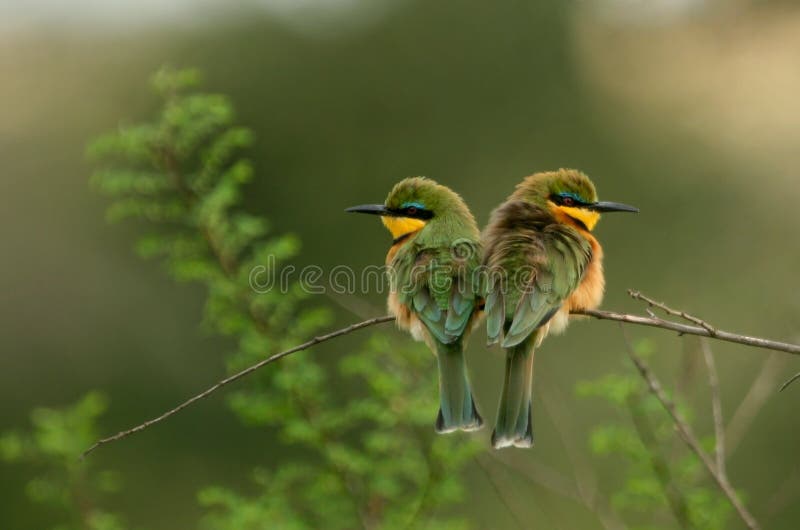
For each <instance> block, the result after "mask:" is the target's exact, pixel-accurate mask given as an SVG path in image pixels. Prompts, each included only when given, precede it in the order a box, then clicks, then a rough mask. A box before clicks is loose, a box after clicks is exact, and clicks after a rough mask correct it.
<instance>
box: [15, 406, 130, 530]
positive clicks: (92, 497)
mask: <svg viewBox="0 0 800 530" xmlns="http://www.w3.org/2000/svg"><path fill="white" fill-rule="evenodd" d="M107 406H108V405H107V400H106V399H105V397H103V396H102V395H101V394H98V393H96V392H90V393H89V394H86V395H85V396H84V397H83V398H81V399H80V400H79V401H78V402H77V403H75V404H74V405H73V406H71V407H67V408H64V409H49V408H38V409H34V411H33V412H32V413H31V423H32V424H33V430H32V431H31V432H26V433H21V432H15V431H12V432H7V433H4V434H3V435H2V436H0V459H2V460H4V461H6V462H15V463H19V464H28V465H30V466H32V467H33V468H35V469H36V471H34V472H33V473H34V475H35V476H34V478H32V479H30V480H29V481H28V484H27V486H26V488H25V491H26V494H27V495H28V497H29V498H30V499H31V500H32V501H34V502H36V503H40V504H42V505H45V506H48V507H50V508H53V509H55V510H56V511H57V512H58V513H59V515H58V518H59V519H62V518H63V519H65V521H64V522H62V523H61V524H58V525H57V526H55V527H53V530H79V529H80V530H122V529H123V528H125V526H124V525H123V524H122V522H121V520H120V519H119V518H118V517H117V516H116V515H114V514H111V513H108V512H106V511H104V510H102V509H101V508H98V503H99V502H100V501H102V500H103V499H104V497H105V496H106V495H107V494H109V493H114V492H116V491H118V490H119V488H120V486H121V484H120V479H119V476H118V475H117V474H116V473H115V472H113V471H110V470H94V469H92V468H91V463H90V462H84V461H80V460H78V458H77V455H79V454H80V453H81V451H83V450H84V449H85V448H86V447H88V446H89V444H91V443H92V442H94V441H95V440H96V439H97V430H96V429H95V422H96V420H97V418H98V417H99V416H100V415H101V414H102V413H103V412H104V411H105V410H106V408H107Z"/></svg>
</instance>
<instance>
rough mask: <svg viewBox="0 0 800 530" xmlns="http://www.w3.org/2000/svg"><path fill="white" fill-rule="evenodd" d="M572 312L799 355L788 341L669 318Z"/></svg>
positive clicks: (602, 312) (793, 345) (587, 311)
mask: <svg viewBox="0 0 800 530" xmlns="http://www.w3.org/2000/svg"><path fill="white" fill-rule="evenodd" d="M573 314H576V315H585V316H589V317H594V318H597V319H600V320H615V321H617V322H625V323H626V324H636V325H637V326H649V327H652V328H661V329H667V330H670V331H675V332H677V333H679V334H680V335H697V336H699V337H711V338H714V339H718V340H724V341H727V342H735V343H737V344H744V345H746V346H754V347H756V348H766V349H768V350H775V351H782V352H786V353H791V354H794V355H800V345H798V344H789V343H788V342H778V341H775V340H769V339H762V338H760V337H751V336H749V335H740V334H738V333H730V332H728V331H721V330H718V329H717V330H715V331H714V332H713V333H712V332H711V331H709V330H708V329H706V328H705V327H703V326H699V325H698V326H693V325H689V324H682V323H680V322H672V321H671V320H664V319H661V318H657V317H656V318H652V317H642V316H638V315H629V314H627V313H616V312H614V311H598V310H588V309H587V310H582V311H575V312H573Z"/></svg>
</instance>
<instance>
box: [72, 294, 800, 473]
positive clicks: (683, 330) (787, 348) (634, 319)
mask: <svg viewBox="0 0 800 530" xmlns="http://www.w3.org/2000/svg"><path fill="white" fill-rule="evenodd" d="M634 292H635V291H634ZM639 296H641V295H639ZM656 307H661V306H656ZM664 307H666V306H664ZM671 311H672V310H671ZM572 314H574V315H583V316H590V317H594V318H597V319H600V320H614V321H617V322H625V323H628V324H636V325H640V326H650V327H655V328H661V329H666V330H670V331H677V332H678V333H679V334H681V335H698V336H701V337H712V338H715V339H719V340H724V341H728V342H736V343H738V344H745V345H747V346H755V347H759V348H767V349H771V350H777V351H783V352H787V353H792V354H795V355H800V345H796V344H789V343H785V342H777V341H773V340H768V339H762V338H759V337H750V336H747V335H739V334H736V333H730V332H727V331H720V330H716V329H715V330H714V331H713V333H712V332H711V331H709V329H708V328H707V327H704V326H700V325H697V326H693V325H687V324H681V323H679V322H672V321H669V320H664V319H661V318H658V317H655V316H651V317H642V316H637V315H629V314H626V313H616V312H613V311H599V310H582V311H574V312H573V313H572ZM678 314H682V313H680V312H679V313H678ZM683 315H685V313H683ZM688 317H689V318H694V317H691V315H689V316H688ZM392 320H394V317H393V316H390V315H387V316H382V317H377V318H372V319H368V320H365V321H363V322H359V323H357V324H353V325H351V326H348V327H346V328H342V329H339V330H336V331H332V332H330V333H328V334H326V335H320V336H318V337H314V338H313V339H311V340H309V341H308V342H304V343H303V344H300V345H299V346H295V347H293V348H290V349H288V350H285V351H282V352H280V353H276V354H275V355H273V356H271V357H268V358H267V359H264V360H262V361H259V362H258V363H256V364H254V365H252V366H250V367H249V368H245V369H244V370H242V371H241V372H238V373H236V374H234V375H232V376H230V377H227V378H225V379H223V380H221V381H219V382H218V383H216V384H214V385H213V386H211V387H209V388H207V389H206V390H204V391H203V392H201V393H200V394H197V395H195V396H193V397H191V398H189V399H187V400H186V401H184V402H183V403H181V404H180V405H178V406H177V407H175V408H173V409H170V410H168V411H167V412H165V413H163V414H161V415H160V416H158V417H156V418H153V419H151V420H148V421H146V422H144V423H142V424H139V425H137V426H136V427H132V428H130V429H127V430H124V431H120V432H118V433H117V434H115V435H113V436H109V437H108V438H103V439H101V440H98V441H97V442H95V443H94V444H93V445H92V446H91V447H89V448H88V449H87V450H86V451H84V452H83V453H82V454H81V458H85V457H86V455H88V454H89V453H91V452H92V451H94V450H95V449H97V447H99V446H101V445H104V444H107V443H109V442H113V441H116V440H120V439H122V438H125V437H127V436H130V435H131V434H135V433H137V432H139V431H142V430H144V429H146V428H147V427H149V426H151V425H153V424H155V423H158V422H160V421H162V420H165V419H166V418H169V417H170V416H172V415H173V414H175V413H177V412H180V411H181V410H183V409H184V408H186V407H188V406H189V405H192V404H193V403H194V402H196V401H199V400H201V399H203V398H205V397H208V396H209V395H211V394H213V393H214V392H216V391H217V390H219V389H220V388H222V387H223V386H225V385H227V384H229V383H232V382H234V381H236V380H237V379H240V378H242V377H244V376H246V375H248V374H250V373H251V372H254V371H256V370H258V369H259V368H262V367H264V366H266V365H268V364H271V363H273V362H275V361H277V360H279V359H282V358H283V357H286V356H287V355H291V354H292V353H295V352H298V351H302V350H306V349H308V348H310V347H312V346H315V345H317V344H319V343H320V342H325V341H328V340H331V339H334V338H336V337H340V336H342V335H347V334H348V333H352V332H353V331H357V330H359V329H363V328H366V327H369V326H373V325H375V324H382V323H384V322H390V321H392ZM709 327H710V326H709ZM711 329H714V328H711Z"/></svg>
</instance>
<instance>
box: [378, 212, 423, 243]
mask: <svg viewBox="0 0 800 530" xmlns="http://www.w3.org/2000/svg"><path fill="white" fill-rule="evenodd" d="M381 221H383V226H385V227H386V228H388V229H389V232H391V233H392V237H393V238H394V239H398V238H400V237H403V236H406V235H408V234H411V233H413V232H417V231H419V230H422V228H423V227H424V226H425V222H426V221H424V220H422V219H414V218H413V217H390V216H381Z"/></svg>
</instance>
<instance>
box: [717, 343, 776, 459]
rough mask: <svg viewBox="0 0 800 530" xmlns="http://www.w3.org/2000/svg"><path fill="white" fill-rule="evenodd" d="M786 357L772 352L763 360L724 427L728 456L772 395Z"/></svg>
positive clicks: (737, 446)
mask: <svg viewBox="0 0 800 530" xmlns="http://www.w3.org/2000/svg"><path fill="white" fill-rule="evenodd" d="M787 362H788V359H787V358H786V356H783V355H778V354H776V353H773V354H772V355H770V356H769V357H767V359H766V360H765V361H764V364H763V365H762V367H761V370H760V371H759V372H758V375H757V376H756V377H755V379H753V383H752V384H751V385H750V388H749V389H748V391H747V394H745V396H744V399H742V402H741V403H740V404H739V406H738V407H737V408H736V410H735V411H734V413H733V415H732V416H731V418H730V420H729V421H728V426H727V427H726V429H725V445H726V451H727V453H728V458H730V457H731V455H733V453H735V452H736V450H737V449H738V448H739V444H740V443H741V441H742V439H743V438H744V437H745V434H747V432H748V431H749V430H750V425H752V423H753V421H754V420H755V418H756V417H757V416H758V413H759V411H760V410H761V409H762V408H763V407H764V405H765V404H766V402H767V400H768V399H769V398H770V397H771V396H773V395H774V388H775V380H776V379H777V377H778V375H779V374H780V373H781V371H782V370H783V368H784V366H786V363H787Z"/></svg>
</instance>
